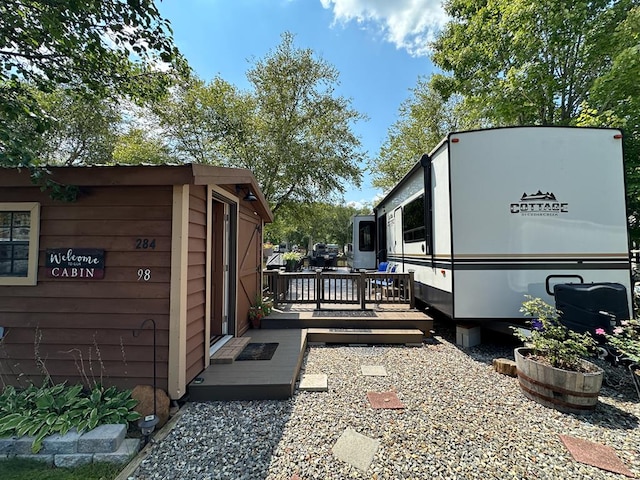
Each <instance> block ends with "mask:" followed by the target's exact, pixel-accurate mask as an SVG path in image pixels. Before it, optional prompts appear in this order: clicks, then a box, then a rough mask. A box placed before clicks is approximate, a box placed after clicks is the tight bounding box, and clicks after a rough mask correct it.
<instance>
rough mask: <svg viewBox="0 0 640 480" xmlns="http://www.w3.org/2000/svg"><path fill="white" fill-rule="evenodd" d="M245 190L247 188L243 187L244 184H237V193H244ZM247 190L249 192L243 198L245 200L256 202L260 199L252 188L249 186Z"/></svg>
mask: <svg viewBox="0 0 640 480" xmlns="http://www.w3.org/2000/svg"><path fill="white" fill-rule="evenodd" d="M244 190H245V188H243V187H242V186H240V185H236V193H238V194H239V193H242V192H244ZM246 191H247V193H246V195H245V196H244V198H243V200H244V201H245V202H255V201H257V200H258V197H256V196H255V195H254V193H253V192H252V191H251V189H249V188H247V189H246Z"/></svg>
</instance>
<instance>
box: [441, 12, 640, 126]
mask: <svg viewBox="0 0 640 480" xmlns="http://www.w3.org/2000/svg"><path fill="white" fill-rule="evenodd" d="M634 1H635V0H615V1H609V0H597V1H591V2H584V1H578V0H572V1H567V2H558V1H556V0H536V1H532V0H495V1H488V0H481V1H476V0H449V1H447V2H446V3H445V10H446V12H447V14H448V15H449V16H450V17H451V18H452V20H451V21H449V22H448V23H447V25H446V26H445V28H444V29H443V30H442V32H441V33H440V34H439V35H438V38H437V39H436V41H435V42H434V44H433V49H434V53H433V56H432V59H433V61H434V63H435V64H436V66H438V67H440V68H441V69H443V70H444V71H445V72H448V73H449V74H450V75H451V81H450V82H448V84H447V89H448V92H447V93H449V92H452V91H453V92H457V93H460V94H462V95H464V96H465V97H466V98H467V99H468V100H469V101H470V102H471V104H473V105H475V106H476V107H477V108H479V109H481V111H482V116H483V117H485V118H487V119H489V120H490V121H491V123H495V124H498V125H510V124H518V125H523V124H542V125H552V124H563V125H566V124H569V123H571V121H572V120H573V119H575V118H576V117H577V115H578V113H579V111H580V105H581V104H582V103H583V102H584V101H585V100H587V99H588V97H589V92H590V89H591V88H592V87H593V85H594V82H595V81H596V79H598V78H599V77H600V76H602V75H603V74H605V73H606V72H608V71H609V70H610V68H611V64H612V59H613V58H614V57H615V55H616V53H617V51H618V48H619V44H618V42H617V41H616V39H615V37H613V36H612V35H611V33H612V32H613V31H615V30H616V27H617V25H618V24H619V23H620V22H621V21H622V20H624V18H625V17H626V15H627V13H628V11H629V8H630V6H631V5H633V3H634ZM443 86H444V85H443ZM441 93H443V94H444V93H445V92H444V91H442V92H441Z"/></svg>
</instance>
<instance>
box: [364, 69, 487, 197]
mask: <svg viewBox="0 0 640 480" xmlns="http://www.w3.org/2000/svg"><path fill="white" fill-rule="evenodd" d="M438 78H439V77H431V79H430V80H426V79H424V78H419V79H418V83H417V85H416V87H415V88H413V89H412V96H411V97H410V98H409V99H407V100H405V101H404V102H403V103H402V105H401V106H400V110H399V117H400V118H399V119H398V120H397V121H396V122H395V123H394V124H393V125H392V126H391V127H390V128H389V132H388V133H387V139H386V140H385V142H384V144H383V145H382V147H381V148H380V153H379V154H378V157H377V158H376V159H374V160H372V161H371V162H370V163H369V170H370V171H371V174H372V175H373V185H374V186H375V187H379V188H382V189H383V190H386V191H389V190H391V188H393V187H394V186H395V185H396V183H398V182H399V181H400V180H401V179H402V177H404V176H405V174H406V173H407V172H408V171H409V170H410V169H411V168H412V167H413V166H414V165H415V164H416V163H417V162H418V160H420V157H421V156H422V155H424V154H425V153H429V152H430V151H431V150H432V149H433V148H434V147H435V146H436V145H437V144H438V142H440V140H442V139H443V138H444V137H445V136H446V134H447V133H449V132H452V131H456V130H460V129H469V128H474V127H478V126H480V124H479V122H477V121H474V120H472V116H471V115H470V113H469V112H468V109H463V106H465V104H464V102H463V99H462V98H461V97H460V96H457V95H447V97H446V98H447V99H445V97H444V96H443V95H442V94H440V93H439V92H438V91H437V89H436V88H434V79H438Z"/></svg>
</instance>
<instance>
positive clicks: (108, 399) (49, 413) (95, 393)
mask: <svg viewBox="0 0 640 480" xmlns="http://www.w3.org/2000/svg"><path fill="white" fill-rule="evenodd" d="M136 404H137V401H136V400H134V399H132V398H131V391H129V390H124V391H118V390H117V389H116V388H115V387H109V388H106V389H105V388H104V387H101V386H99V385H97V386H95V387H94V388H93V390H91V391H90V392H85V391H83V387H82V385H74V386H71V387H68V386H66V385H65V384H64V383H60V384H57V385H45V386H42V387H36V386H34V385H31V386H29V387H28V388H26V389H25V390H21V391H18V390H16V389H15V388H14V387H12V386H7V387H6V388H5V389H4V391H3V392H2V395H0V437H2V436H11V435H16V436H23V435H29V436H33V437H35V438H34V440H33V444H32V447H31V448H32V450H33V452H34V453H37V452H38V451H40V449H41V448H42V440H43V439H44V438H45V437H46V436H47V435H51V434H54V433H60V434H61V435H64V434H66V433H67V432H68V431H69V430H70V429H71V428H76V429H77V430H78V431H79V432H82V431H85V430H91V429H93V428H95V427H97V426H98V425H103V424H108V423H127V422H130V421H135V420H137V419H138V418H140V415H139V414H138V413H137V412H135V411H133V408H134V407H135V406H136Z"/></svg>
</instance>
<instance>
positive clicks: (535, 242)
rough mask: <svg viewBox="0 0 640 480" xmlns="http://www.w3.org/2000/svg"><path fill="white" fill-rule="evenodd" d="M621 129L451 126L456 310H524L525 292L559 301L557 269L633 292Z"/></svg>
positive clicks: (504, 314) (473, 313) (571, 278)
mask: <svg viewBox="0 0 640 480" xmlns="http://www.w3.org/2000/svg"><path fill="white" fill-rule="evenodd" d="M616 133H619V132H618V131H616V130H609V129H580V128H544V127H529V128H505V129H497V130H487V131H478V132H463V133H459V134H452V135H451V139H454V138H455V139H456V140H457V141H456V142H452V141H450V144H449V155H450V166H451V177H450V182H451V208H452V214H451V218H452V238H453V252H452V256H453V259H454V276H455V277H454V287H453V288H454V314H455V317H456V318H489V319H490V318H513V317H518V316H520V314H519V308H520V305H521V303H522V301H523V300H524V297H525V295H532V296H534V297H541V298H542V299H544V300H545V301H547V302H548V303H551V304H553V303H554V299H553V297H552V296H550V295H549V293H548V292H547V288H548V286H549V285H551V286H552V284H553V282H548V280H547V279H548V278H549V277H550V276H552V277H558V278H559V279H556V280H554V282H555V283H569V282H574V283H575V282H580V281H584V282H586V283H591V282H616V283H621V284H622V285H625V286H626V288H627V291H628V293H629V296H630V294H631V286H630V277H629V270H628V269H625V267H624V263H625V262H624V259H625V257H627V258H628V253H627V252H628V237H627V226H626V211H625V198H624V195H625V188H624V172H623V164H622V141H621V139H620V138H615V134H616ZM451 139H450V140H451ZM616 262H618V265H617V266H616V265H615V263H616ZM563 277H564V278H563ZM548 283H549V285H547V284H548ZM488 299H491V301H488Z"/></svg>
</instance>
